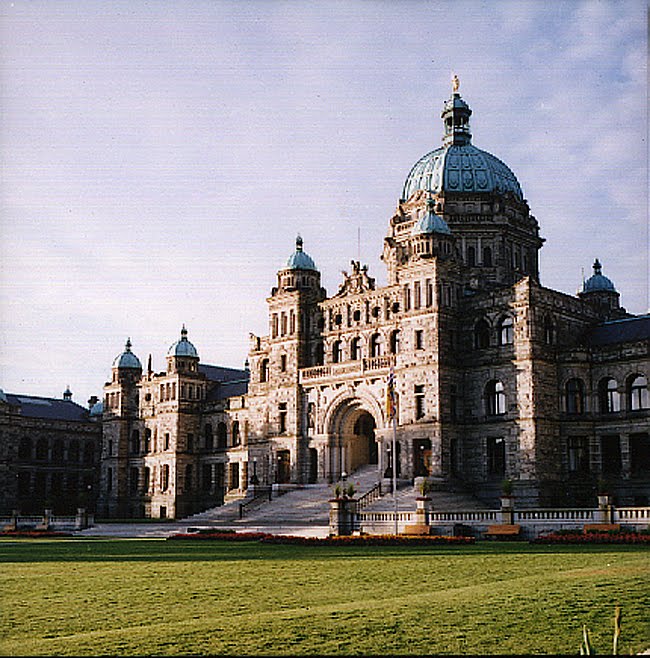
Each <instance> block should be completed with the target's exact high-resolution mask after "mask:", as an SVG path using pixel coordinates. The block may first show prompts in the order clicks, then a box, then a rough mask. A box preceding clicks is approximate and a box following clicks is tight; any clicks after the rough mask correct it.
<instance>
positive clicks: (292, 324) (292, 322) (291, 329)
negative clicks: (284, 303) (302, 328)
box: [289, 310, 296, 335]
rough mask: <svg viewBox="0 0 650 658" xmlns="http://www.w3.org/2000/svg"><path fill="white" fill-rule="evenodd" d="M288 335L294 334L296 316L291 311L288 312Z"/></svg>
mask: <svg viewBox="0 0 650 658" xmlns="http://www.w3.org/2000/svg"><path fill="white" fill-rule="evenodd" d="M289 333H290V334H291V335H293V334H295V333H296V314H295V313H294V311H293V310H291V311H289Z"/></svg>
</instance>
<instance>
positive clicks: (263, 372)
mask: <svg viewBox="0 0 650 658" xmlns="http://www.w3.org/2000/svg"><path fill="white" fill-rule="evenodd" d="M268 381H269V360H268V359H262V363H261V364H260V382H262V384H264V383H265V382H268Z"/></svg>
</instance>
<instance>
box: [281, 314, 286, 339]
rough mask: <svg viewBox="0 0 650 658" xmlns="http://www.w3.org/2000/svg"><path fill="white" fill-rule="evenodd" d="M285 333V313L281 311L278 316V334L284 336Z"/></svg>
mask: <svg viewBox="0 0 650 658" xmlns="http://www.w3.org/2000/svg"><path fill="white" fill-rule="evenodd" d="M286 334H287V314H286V313H282V315H281V316H280V335H281V336H286Z"/></svg>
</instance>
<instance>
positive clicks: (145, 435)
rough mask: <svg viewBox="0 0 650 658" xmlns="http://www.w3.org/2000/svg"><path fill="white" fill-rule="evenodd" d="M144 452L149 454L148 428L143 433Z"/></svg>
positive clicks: (149, 438) (149, 433)
mask: <svg viewBox="0 0 650 658" xmlns="http://www.w3.org/2000/svg"><path fill="white" fill-rule="evenodd" d="M144 451H145V452H151V430H150V429H149V428H148V427H147V428H146V429H145V431H144Z"/></svg>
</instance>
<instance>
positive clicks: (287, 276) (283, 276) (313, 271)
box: [271, 235, 320, 295]
mask: <svg viewBox="0 0 650 658" xmlns="http://www.w3.org/2000/svg"><path fill="white" fill-rule="evenodd" d="M293 290H320V272H319V271H318V268H317V267H316V264H315V263H314V261H313V260H312V258H311V256H309V255H308V254H306V253H305V251H304V250H303V241H302V238H301V237H300V235H298V236H297V237H296V250H295V251H294V252H293V253H292V254H291V256H289V258H288V259H287V263H286V265H285V267H283V268H282V269H281V270H279V271H278V285H277V287H276V288H274V289H273V291H272V293H271V294H273V295H275V294H277V293H278V292H281V291H283V292H290V291H293Z"/></svg>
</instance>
